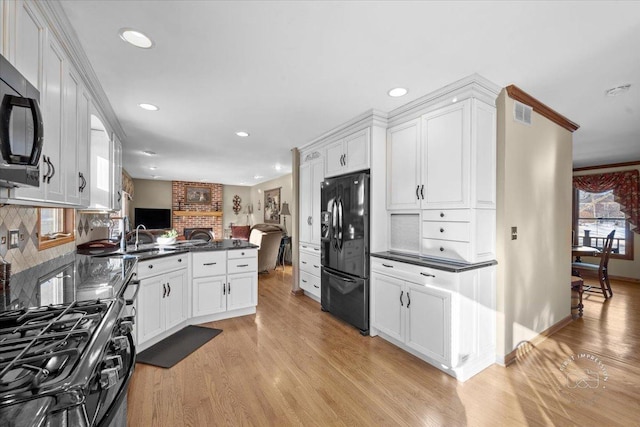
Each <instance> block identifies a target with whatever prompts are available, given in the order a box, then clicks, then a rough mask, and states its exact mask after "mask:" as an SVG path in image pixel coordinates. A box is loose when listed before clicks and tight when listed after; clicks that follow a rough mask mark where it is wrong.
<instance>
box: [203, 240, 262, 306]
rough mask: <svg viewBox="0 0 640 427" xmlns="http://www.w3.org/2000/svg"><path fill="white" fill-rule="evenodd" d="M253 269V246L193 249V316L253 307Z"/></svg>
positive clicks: (255, 296)
mask: <svg viewBox="0 0 640 427" xmlns="http://www.w3.org/2000/svg"><path fill="white" fill-rule="evenodd" d="M257 270H258V268H257V250H256V249H242V250H230V251H207V252H195V253H193V256H192V275H193V282H192V290H193V292H192V295H193V301H192V315H193V317H198V316H209V315H215V314H218V313H227V312H233V311H238V312H241V310H244V309H252V310H255V307H256V305H258V276H257Z"/></svg>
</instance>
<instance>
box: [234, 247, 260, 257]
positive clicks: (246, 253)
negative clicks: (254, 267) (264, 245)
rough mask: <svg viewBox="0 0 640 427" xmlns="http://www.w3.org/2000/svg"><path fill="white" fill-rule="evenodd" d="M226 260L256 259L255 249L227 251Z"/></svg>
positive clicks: (256, 252) (256, 251)
mask: <svg viewBox="0 0 640 427" xmlns="http://www.w3.org/2000/svg"><path fill="white" fill-rule="evenodd" d="M227 253H228V257H227V258H228V259H242V258H257V257H258V250H257V249H233V250H229V251H227Z"/></svg>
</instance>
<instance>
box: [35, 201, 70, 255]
mask: <svg viewBox="0 0 640 427" xmlns="http://www.w3.org/2000/svg"><path fill="white" fill-rule="evenodd" d="M74 224H75V210H73V209H63V208H38V249H40V250H43V249H49V248H52V247H54V246H58V245H62V244H65V243H69V242H73V241H74V240H75V234H74V229H75V227H74Z"/></svg>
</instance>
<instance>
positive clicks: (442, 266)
mask: <svg viewBox="0 0 640 427" xmlns="http://www.w3.org/2000/svg"><path fill="white" fill-rule="evenodd" d="M371 256H372V257H375V258H382V259H388V260H390V261H398V262H405V263H407V264H413V265H419V266H420V267H429V268H435V269H437V270H443V271H449V272H451V273H461V272H463V271H467V270H474V269H477V268H484V267H489V266H491V265H496V264H497V263H498V262H497V261H495V260H491V261H486V262H478V263H474V264H465V263H461V262H453V261H446V260H442V259H437V258H427V257H421V256H418V255H409V254H403V253H398V252H391V251H387V252H376V253H372V254H371Z"/></svg>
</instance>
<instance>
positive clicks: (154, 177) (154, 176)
mask: <svg viewBox="0 0 640 427" xmlns="http://www.w3.org/2000/svg"><path fill="white" fill-rule="evenodd" d="M151 178H153V179H158V178H160V175H151Z"/></svg>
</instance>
